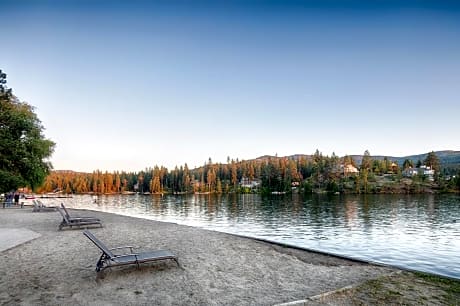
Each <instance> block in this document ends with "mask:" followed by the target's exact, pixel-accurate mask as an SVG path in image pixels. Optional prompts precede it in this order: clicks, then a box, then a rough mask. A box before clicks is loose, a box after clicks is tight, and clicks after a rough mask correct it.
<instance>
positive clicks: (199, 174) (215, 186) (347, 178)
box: [39, 150, 458, 194]
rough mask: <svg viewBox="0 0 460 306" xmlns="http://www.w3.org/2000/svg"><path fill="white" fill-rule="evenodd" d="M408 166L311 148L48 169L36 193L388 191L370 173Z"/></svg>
mask: <svg viewBox="0 0 460 306" xmlns="http://www.w3.org/2000/svg"><path fill="white" fill-rule="evenodd" d="M420 163H422V162H421V161H420ZM413 164H414V163H413V162H412V161H405V162H404V164H403V165H402V166H399V165H397V164H396V163H394V162H393V161H391V160H389V159H388V158H384V159H383V160H377V159H372V157H371V155H370V153H369V151H367V150H366V151H365V152H364V155H363V158H362V160H361V164H360V165H357V163H356V161H355V160H354V159H353V158H352V157H351V156H348V155H347V156H344V157H338V156H337V155H335V154H334V153H333V154H332V155H331V156H328V155H323V154H322V153H321V152H319V151H318V150H316V152H315V153H314V154H313V155H310V156H306V155H305V156H294V157H277V156H274V157H263V158H258V159H254V160H249V161H244V160H242V161H239V160H238V159H236V160H234V159H230V158H228V159H227V163H213V162H212V160H211V158H209V159H208V161H207V162H205V163H204V165H203V166H201V167H198V168H196V169H189V168H188V166H187V164H185V165H184V166H180V167H177V166H176V167H175V168H174V169H173V170H168V169H167V168H165V167H163V166H154V167H153V168H147V169H145V170H143V171H139V172H124V171H121V172H119V171H115V172H107V171H106V172H102V171H99V170H97V171H93V172H92V173H79V172H73V171H53V172H52V173H51V174H50V175H49V176H47V178H46V179H45V182H44V184H43V185H42V187H41V188H40V190H39V191H40V192H52V191H57V190H59V191H63V192H65V193H97V194H112V193H127V192H140V193H153V194H162V193H172V194H181V193H245V192H260V193H273V192H281V193H287V192H292V191H293V190H296V192H299V191H300V192H304V193H311V192H346V193H371V192H391V190H382V189H379V190H376V188H377V187H379V186H377V187H376V184H374V183H375V181H376V177H378V176H383V175H386V176H389V177H390V178H391V180H392V181H393V182H394V181H399V180H401V179H402V170H404V169H405V168H407V167H411V166H412V165H413ZM423 164H424V165H427V166H429V167H432V168H433V169H435V170H436V171H437V172H438V173H439V170H440V164H439V159H438V158H437V157H436V154H435V153H434V152H430V153H429V154H428V156H427V158H426V159H425V160H424V161H423ZM347 166H352V167H354V168H356V170H358V169H359V172H347V171H346V169H347ZM420 180H423V178H420ZM436 180H437V181H439V176H436ZM243 182H246V184H244V183H243ZM251 183H253V185H252V186H251ZM455 183H456V184H458V183H457V182H455ZM387 188H391V187H387ZM450 188H457V189H458V186H455V185H452V186H450Z"/></svg>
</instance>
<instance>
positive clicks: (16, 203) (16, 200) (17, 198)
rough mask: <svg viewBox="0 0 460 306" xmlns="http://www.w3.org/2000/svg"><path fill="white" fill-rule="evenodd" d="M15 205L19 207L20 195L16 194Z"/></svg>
mask: <svg viewBox="0 0 460 306" xmlns="http://www.w3.org/2000/svg"><path fill="white" fill-rule="evenodd" d="M14 205H19V193H18V192H15V193H14Z"/></svg>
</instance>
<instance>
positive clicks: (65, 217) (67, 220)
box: [56, 207, 70, 223]
mask: <svg viewBox="0 0 460 306" xmlns="http://www.w3.org/2000/svg"><path fill="white" fill-rule="evenodd" d="M56 209H57V211H58V212H59V213H60V214H61V216H62V218H63V219H64V220H65V222H66V223H70V221H69V218H68V217H67V216H66V214H65V213H64V212H63V211H62V209H60V208H59V207H56Z"/></svg>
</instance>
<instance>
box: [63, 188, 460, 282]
mask: <svg viewBox="0 0 460 306" xmlns="http://www.w3.org/2000/svg"><path fill="white" fill-rule="evenodd" d="M64 200H66V201H67V205H68V206H69V207H74V208H85V209H93V210H99V211H106V212H112V213H117V214H122V215H128V216H136V217H142V218H147V219H154V220H159V221H167V222H175V223H180V224H186V225H191V226H197V227H202V228H207V229H213V230H218V231H223V232H228V233H235V234H240V235H246V236H251V237H258V238H264V239H269V240H273V241H279V242H284V243H288V244H293V245H298V246H301V247H305V248H309V249H316V250H320V251H325V252H331V253H336V254H341V255H344V256H349V257H354V258H359V259H365V260H370V261H377V262H382V263H386V264H391V265H396V266H401V267H406V268H411V269H418V270H422V271H427V272H433V273H438V274H442V275H447V276H451V277H456V278H460V266H459V264H458V263H459V262H460V239H459V238H460V204H459V203H460V201H459V200H460V197H459V196H458V195H358V196H355V195H347V196H327V195H313V196H308V197H302V196H300V195H297V194H295V195H292V196H291V195H284V196H276V197H261V196H259V195H253V194H244V195H237V194H232V195H218V196H216V195H178V196H156V195H155V196H145V195H120V196H102V197H100V198H99V200H98V201H97V203H93V201H92V199H91V197H90V196H75V197H74V198H73V199H64Z"/></svg>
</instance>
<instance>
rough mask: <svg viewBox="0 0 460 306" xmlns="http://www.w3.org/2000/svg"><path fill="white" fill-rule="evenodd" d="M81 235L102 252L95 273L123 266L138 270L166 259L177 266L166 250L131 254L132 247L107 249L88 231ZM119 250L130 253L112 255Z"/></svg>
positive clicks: (175, 258) (175, 259)
mask: <svg viewBox="0 0 460 306" xmlns="http://www.w3.org/2000/svg"><path fill="white" fill-rule="evenodd" d="M83 235H85V236H86V237H88V239H89V240H91V241H92V242H93V243H94V244H95V245H96V246H97V247H98V248H99V249H100V250H101V251H102V254H101V257H100V258H99V260H98V262H97V263H96V271H97V272H101V271H103V270H104V269H106V268H111V267H115V266H123V265H137V267H138V268H139V267H140V264H141V263H146V262H151V261H159V260H166V259H171V260H174V261H175V262H176V264H177V265H178V266H179V261H178V259H177V256H176V255H174V254H173V253H171V252H170V251H168V250H156V251H148V252H141V253H133V247H132V246H121V247H116V248H112V249H109V248H107V247H106V246H105V245H104V244H103V243H102V242H101V241H100V240H99V239H97V238H96V237H95V236H94V235H93V234H92V233H91V232H90V231H88V230H85V231H83ZM120 249H130V253H126V254H120V255H116V254H114V253H112V251H113V250H120Z"/></svg>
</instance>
